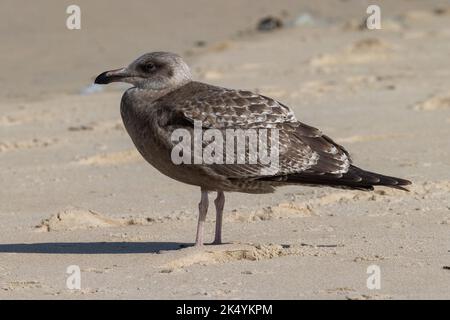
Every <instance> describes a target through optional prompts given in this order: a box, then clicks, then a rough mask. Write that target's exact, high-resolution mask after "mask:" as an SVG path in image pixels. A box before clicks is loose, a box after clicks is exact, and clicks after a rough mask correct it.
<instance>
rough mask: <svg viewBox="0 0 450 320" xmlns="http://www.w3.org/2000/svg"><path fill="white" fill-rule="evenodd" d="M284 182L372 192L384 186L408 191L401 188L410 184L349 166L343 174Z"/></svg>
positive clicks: (297, 177)
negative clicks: (376, 187) (375, 187)
mask: <svg viewBox="0 0 450 320" xmlns="http://www.w3.org/2000/svg"><path fill="white" fill-rule="evenodd" d="M283 180H284V181H286V182H291V183H299V184H308V185H324V186H331V187H336V188H346V189H359V190H373V187H374V186H386V187H391V188H396V189H400V190H404V191H409V190H408V189H406V188H404V187H403V186H407V185H410V184H411V181H408V180H405V179H400V178H395V177H389V176H384V175H381V174H378V173H374V172H369V171H365V170H362V169H360V168H358V167H355V166H350V168H349V170H348V171H347V172H346V173H343V174H330V173H324V174H320V173H317V172H314V173H305V172H304V173H301V174H298V175H288V176H285V177H284V179H283Z"/></svg>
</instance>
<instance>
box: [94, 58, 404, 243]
mask: <svg viewBox="0 0 450 320" xmlns="http://www.w3.org/2000/svg"><path fill="white" fill-rule="evenodd" d="M112 81H123V82H129V83H132V84H134V87H133V88H131V89H128V90H127V91H126V92H125V93H124V95H123V97H122V102H121V115H122V119H123V122H124V125H125V127H126V129H127V131H128V133H129V135H130V137H131V139H132V140H133V142H134V144H135V146H136V148H137V149H138V150H139V152H140V153H141V154H142V156H143V157H144V158H145V159H146V160H147V161H148V162H149V163H150V164H152V165H153V166H154V167H155V168H157V169H158V170H159V171H160V172H162V173H163V174H165V175H167V176H169V177H171V178H174V179H176V180H178V181H181V182H184V183H187V184H192V185H196V186H199V187H200V188H201V190H202V201H201V203H200V219H199V226H198V232H197V241H196V243H197V244H202V242H203V236H202V234H203V229H202V228H203V221H204V216H206V210H207V208H206V209H205V202H206V203H207V192H208V191H217V192H218V198H217V199H216V208H218V210H217V219H218V220H217V225H218V226H219V225H220V226H221V217H222V210H223V201H224V198H223V192H224V191H232V192H246V193H270V192H273V191H274V190H275V188H276V187H278V186H282V185H288V184H302V185H315V186H322V185H323V186H331V187H338V188H349V189H361V190H372V189H373V186H377V185H383V186H389V187H395V188H401V189H402V186H404V185H408V184H410V182H409V181H407V180H404V179H399V178H393V177H388V176H383V175H380V174H377V173H372V172H368V171H364V170H362V169H359V168H357V167H355V166H354V165H353V164H352V160H351V158H350V156H349V153H348V152H347V151H346V150H345V149H344V148H343V147H342V146H340V145H338V144H337V143H335V142H334V141H333V140H331V139H330V138H329V137H328V136H326V135H324V134H322V133H321V132H320V130H318V129H316V128H313V127H310V126H308V125H306V124H303V123H301V122H300V121H298V120H297V119H296V117H295V115H294V113H293V112H292V111H291V109H290V108H289V107H287V106H286V105H284V104H282V103H280V102H278V101H276V100H274V99H271V98H269V97H265V96H262V95H258V94H255V93H252V92H250V91H244V90H233V89H226V88H221V87H217V86H213V85H209V84H205V83H200V82H196V81H192V79H191V75H190V71H189V68H188V67H187V65H186V64H185V63H184V61H183V60H182V59H181V58H180V57H179V56H177V55H175V54H172V53H165V52H155V53H150V54H146V55H144V56H142V57H140V58H138V59H137V60H136V61H134V62H133V63H132V64H130V65H129V66H128V67H126V68H123V69H118V70H113V71H109V72H104V73H102V74H101V75H99V76H98V77H97V79H96V83H102V84H104V83H109V82H112ZM196 122H201V127H202V130H207V129H216V130H218V131H219V132H222V133H223V136H225V135H226V130H229V129H235V130H236V129H255V130H265V129H267V130H273V129H277V132H278V134H279V144H278V146H277V148H278V152H279V167H278V170H276V171H275V172H274V171H270V170H267V169H268V168H269V165H268V164H264V163H261V161H258V162H257V163H254V164H249V163H244V164H236V163H234V164H219V163H212V164H205V163H200V164H174V163H173V161H172V159H171V151H172V149H173V148H174V146H175V144H176V142H174V141H172V140H171V134H172V132H173V131H174V130H175V129H184V130H187V131H188V132H190V133H192V134H193V131H194V123H196ZM207 143H208V141H206V142H204V145H205V144H207ZM224 144H225V141H224ZM270 147H273V146H270ZM245 151H246V155H248V154H249V153H250V150H249V147H248V146H246V150H245ZM205 193H206V198H205ZM206 207H207V205H206ZM220 207H222V209H220ZM219 209H220V210H219ZM202 219H203V220H202ZM200 229H201V230H200ZM220 229H221V228H218V227H216V239H215V242H216V243H220V241H221V236H220Z"/></svg>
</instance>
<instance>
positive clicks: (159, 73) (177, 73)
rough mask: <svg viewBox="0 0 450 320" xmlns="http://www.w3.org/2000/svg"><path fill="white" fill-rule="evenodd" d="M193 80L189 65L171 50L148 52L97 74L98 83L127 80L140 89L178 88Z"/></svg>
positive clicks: (96, 81) (96, 80)
mask: <svg viewBox="0 0 450 320" xmlns="http://www.w3.org/2000/svg"><path fill="white" fill-rule="evenodd" d="M191 80H192V76H191V72H190V70H189V67H188V65H187V64H186V63H185V62H184V61H183V59H182V58H181V57H180V56H179V55H177V54H175V53H171V52H151V53H146V54H144V55H142V56H140V57H139V58H137V59H136V60H134V61H133V62H132V63H131V64H129V65H128V66H127V67H124V68H120V69H115V70H110V71H105V72H103V73H101V74H99V75H98V76H97V78H96V79H95V83H96V84H108V83H111V82H126V83H130V84H132V85H134V86H135V87H137V88H139V89H148V90H167V89H176V88H178V87H181V86H182V85H184V84H186V83H188V82H190V81H191Z"/></svg>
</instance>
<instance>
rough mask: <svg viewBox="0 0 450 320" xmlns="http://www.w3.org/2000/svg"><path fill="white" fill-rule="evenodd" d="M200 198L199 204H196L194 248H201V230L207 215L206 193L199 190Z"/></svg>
mask: <svg viewBox="0 0 450 320" xmlns="http://www.w3.org/2000/svg"><path fill="white" fill-rule="evenodd" d="M201 193H202V196H201V200H200V203H199V204H198V224H197V236H196V239H195V246H196V247H201V246H203V229H204V224H205V219H206V214H207V213H208V205H209V203H208V191H206V190H203V189H202V190H201Z"/></svg>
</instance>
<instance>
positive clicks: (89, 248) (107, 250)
mask: <svg viewBox="0 0 450 320" xmlns="http://www.w3.org/2000/svg"><path fill="white" fill-rule="evenodd" d="M190 246H192V244H190V243H178V242H44V243H6V244H0V253H44V254H136V253H159V252H160V251H169V250H179V249H182V248H186V247H190Z"/></svg>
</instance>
